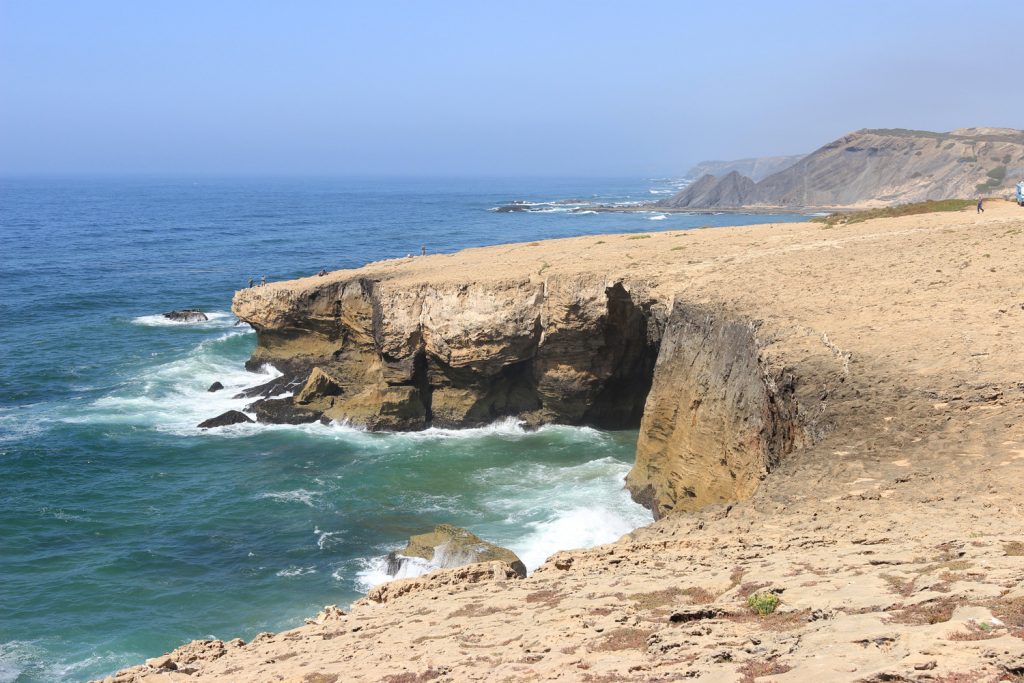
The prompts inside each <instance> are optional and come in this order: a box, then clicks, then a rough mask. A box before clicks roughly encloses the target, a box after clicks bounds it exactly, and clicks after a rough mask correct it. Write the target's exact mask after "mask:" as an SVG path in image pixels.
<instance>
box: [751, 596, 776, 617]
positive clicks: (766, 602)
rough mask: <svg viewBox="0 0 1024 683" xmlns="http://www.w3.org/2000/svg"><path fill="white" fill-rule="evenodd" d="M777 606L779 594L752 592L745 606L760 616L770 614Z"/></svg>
mask: <svg viewBox="0 0 1024 683" xmlns="http://www.w3.org/2000/svg"><path fill="white" fill-rule="evenodd" d="M778 606H779V596H778V595H776V594H775V593H768V592H761V593H753V594H751V595H750V596H749V597H748V598H747V607H749V608H750V609H752V610H753V611H755V612H757V613H758V614H760V615H761V616H762V617H763V616H766V615H768V614H771V613H772V612H774V611H775V610H776V608H778Z"/></svg>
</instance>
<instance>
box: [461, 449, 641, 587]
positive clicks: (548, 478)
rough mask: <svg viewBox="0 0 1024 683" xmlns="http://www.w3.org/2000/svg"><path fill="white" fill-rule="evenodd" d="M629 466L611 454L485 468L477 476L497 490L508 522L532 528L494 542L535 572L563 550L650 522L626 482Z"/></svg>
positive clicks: (496, 500) (492, 500)
mask: <svg viewBox="0 0 1024 683" xmlns="http://www.w3.org/2000/svg"><path fill="white" fill-rule="evenodd" d="M628 471H629V465H628V464H626V463H624V462H622V461H619V460H616V459H614V458H607V457H606V458H598V459H595V460H591V461H588V462H585V463H582V464H580V465H575V466H572V467H559V466H556V465H547V464H538V463H533V464H529V465H522V466H516V467H503V468H491V469H488V470H483V471H482V472H480V473H479V474H478V475H477V478H478V480H479V483H480V485H482V486H485V487H486V488H487V490H489V491H492V492H493V493H492V494H491V496H490V497H489V505H490V506H491V507H492V509H493V510H494V511H495V512H498V513H500V514H503V515H505V517H506V524H507V525H508V526H509V527H511V528H518V529H523V528H525V529H527V531H526V533H522V532H519V533H517V534H516V536H515V537H513V538H504V539H501V540H497V541H494V542H498V543H499V544H500V545H504V546H506V547H507V548H509V549H511V550H512V551H514V552H515V553H516V554H517V555H519V557H520V559H522V561H523V563H524V564H525V565H526V567H527V569H529V570H530V571H532V570H534V569H536V568H537V567H539V566H540V565H541V564H543V563H544V560H546V559H547V558H548V557H549V556H550V555H551V554H552V553H554V552H556V551H558V550H567V549H570V548H588V547H591V546H594V545H600V544H602V543H610V542H612V541H614V540H616V539H618V538H619V537H620V536H622V535H623V534H625V533H628V532H629V531H631V530H633V529H635V528H637V527H639V526H642V525H644V524H649V523H650V522H651V513H650V511H648V510H647V509H646V508H644V507H642V506H640V505H638V504H636V503H634V502H633V500H632V499H631V498H630V496H629V494H628V493H627V492H626V491H625V490H624V489H623V487H622V481H623V478H624V477H625V475H626V473H627V472H628ZM488 540H494V539H491V538H488Z"/></svg>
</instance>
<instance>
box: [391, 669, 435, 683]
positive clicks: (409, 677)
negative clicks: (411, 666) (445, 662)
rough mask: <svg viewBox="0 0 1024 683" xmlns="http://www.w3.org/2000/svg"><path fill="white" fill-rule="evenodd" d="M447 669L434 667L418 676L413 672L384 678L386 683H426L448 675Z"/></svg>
mask: <svg viewBox="0 0 1024 683" xmlns="http://www.w3.org/2000/svg"><path fill="white" fill-rule="evenodd" d="M446 668H447V667H445V668H443V669H435V668H434V667H430V668H429V669H427V670H426V671H424V672H423V673H418V674H416V673H413V672H411V671H408V672H406V673H404V674H392V675H391V676H385V677H384V683H425V682H426V681H432V680H434V679H437V678H440V677H441V676H444V675H445V674H446V673H447V671H445V670H444V669H446Z"/></svg>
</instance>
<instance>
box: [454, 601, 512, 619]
mask: <svg viewBox="0 0 1024 683" xmlns="http://www.w3.org/2000/svg"><path fill="white" fill-rule="evenodd" d="M501 611H502V609H501V608H500V607H495V606H493V605H491V606H490V607H486V606H484V605H482V604H481V603H479V602H472V603H470V604H468V605H465V606H463V607H460V608H459V609H457V610H455V611H454V612H452V613H451V614H449V615H448V617H449V618H451V617H486V616H487V615H489V614H496V613H497V612H501Z"/></svg>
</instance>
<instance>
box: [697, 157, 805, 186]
mask: <svg viewBox="0 0 1024 683" xmlns="http://www.w3.org/2000/svg"><path fill="white" fill-rule="evenodd" d="M805 156H807V155H806V154H794V155H791V156H779V157H757V158H753V159H736V160H734V161H701V162H700V163H697V164H694V165H693V166H692V167H691V168H690V170H689V171H687V172H686V177H687V178H690V179H692V180H696V179H697V178H701V177H703V176H706V175H712V176H719V177H721V176H726V175H729V174H730V173H732V172H733V171H735V172H736V173H739V174H740V175H743V176H746V177H748V178H750V179H751V180H753V181H754V182H757V181H759V180H764V179H765V178H767V177H768V176H770V175H772V174H774V173H778V172H779V171H784V170H785V169H787V168H789V167H790V166H792V165H793V164H795V163H796V162H798V161H800V160H801V159H803V158H804V157H805Z"/></svg>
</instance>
